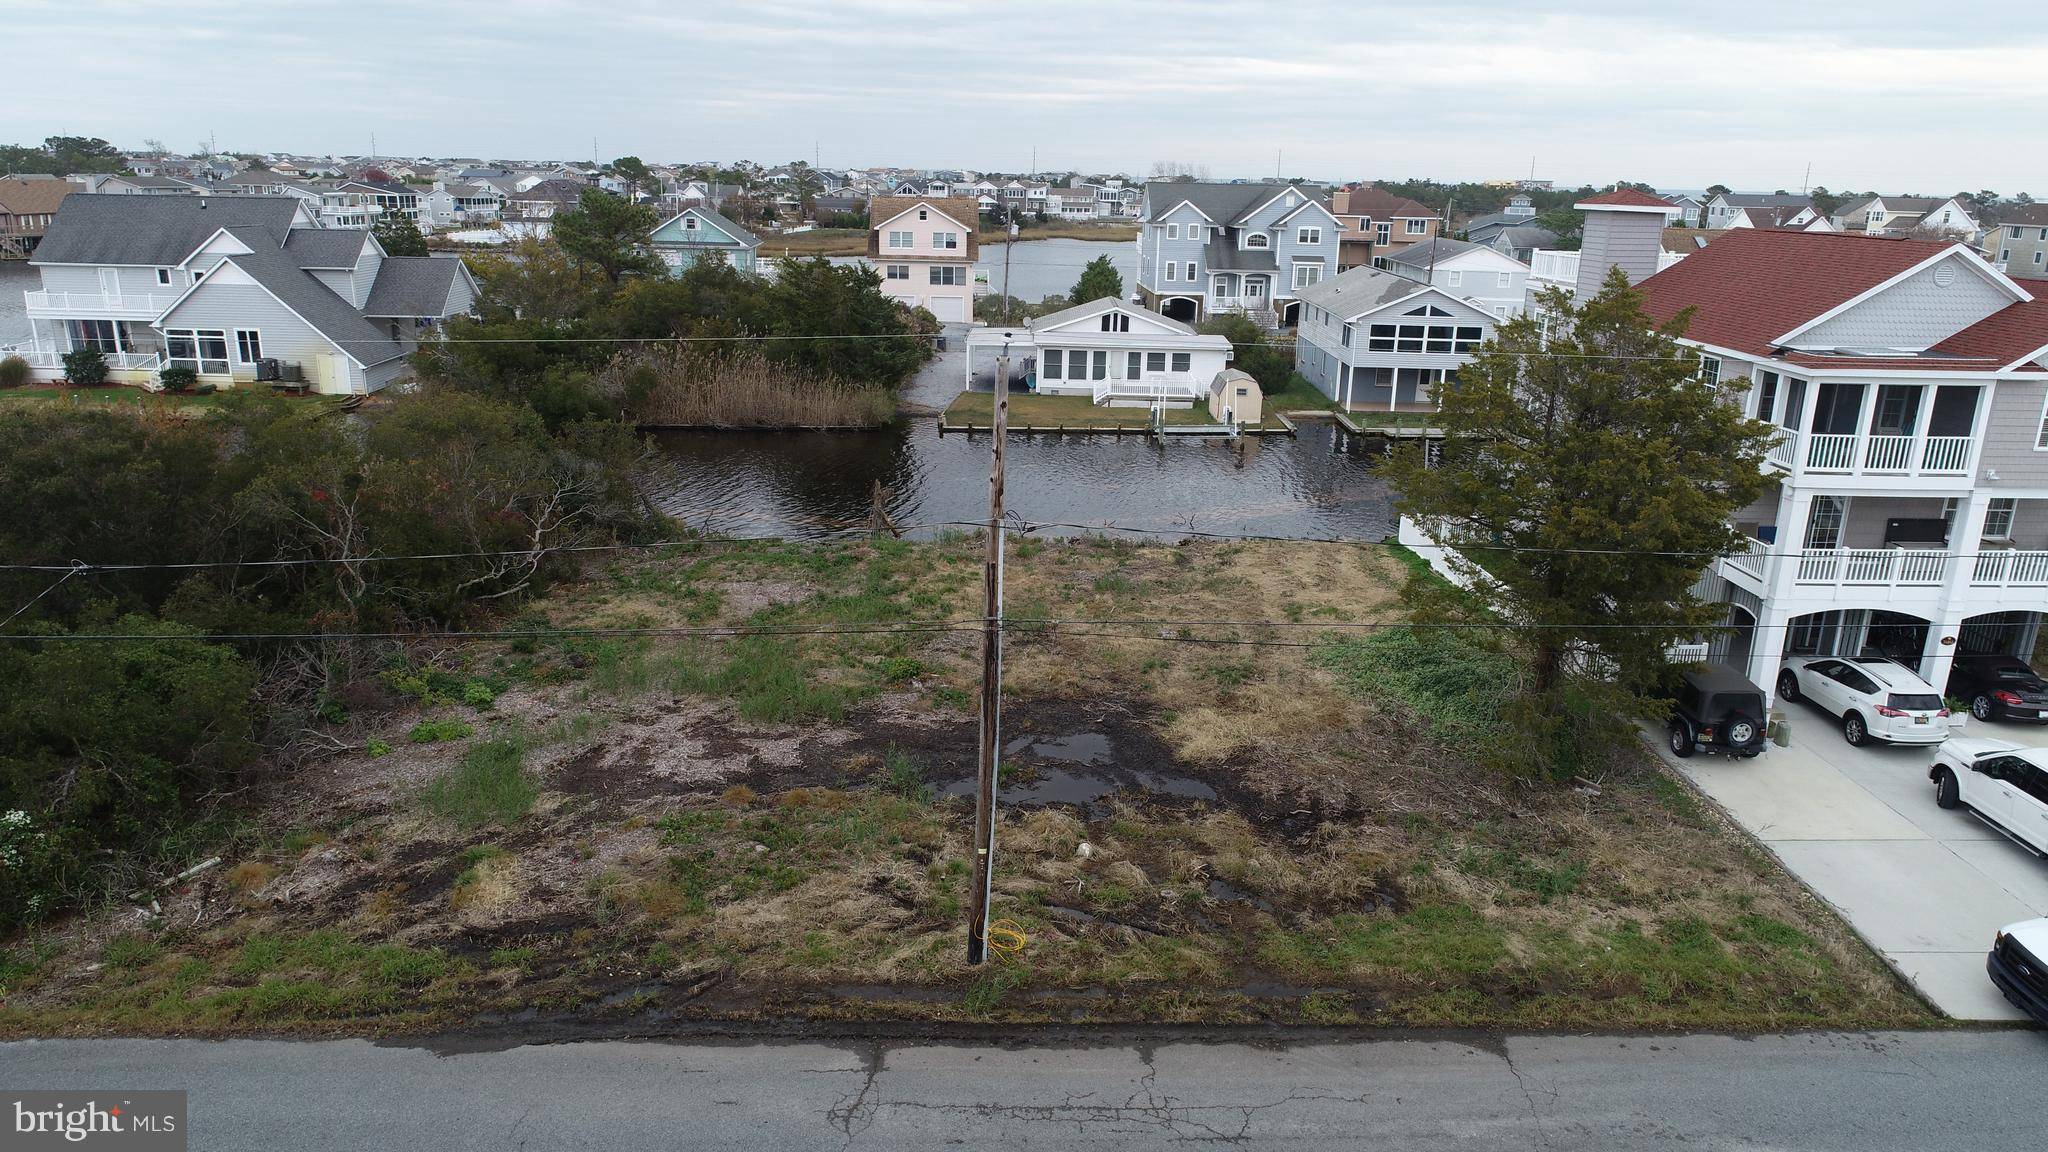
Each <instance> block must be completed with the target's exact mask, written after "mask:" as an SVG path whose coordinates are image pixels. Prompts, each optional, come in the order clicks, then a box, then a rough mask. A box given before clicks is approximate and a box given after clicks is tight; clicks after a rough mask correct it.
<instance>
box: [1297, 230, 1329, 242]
mask: <svg viewBox="0 0 2048 1152" xmlns="http://www.w3.org/2000/svg"><path fill="white" fill-rule="evenodd" d="M1294 242H1295V243H1296V244H1321V243H1322V242H1323V230H1322V229H1321V228H1308V227H1303V228H1300V229H1297V230H1296V231H1295V233H1294Z"/></svg>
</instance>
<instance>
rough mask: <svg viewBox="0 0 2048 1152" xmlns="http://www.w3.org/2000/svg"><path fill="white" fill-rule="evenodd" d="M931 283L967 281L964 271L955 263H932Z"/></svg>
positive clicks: (961, 282)
mask: <svg viewBox="0 0 2048 1152" xmlns="http://www.w3.org/2000/svg"><path fill="white" fill-rule="evenodd" d="M932 283H934V284H965V283H967V275H966V271H965V270H964V269H962V268H961V267H959V266H958V265H955V264H934V265H932Z"/></svg>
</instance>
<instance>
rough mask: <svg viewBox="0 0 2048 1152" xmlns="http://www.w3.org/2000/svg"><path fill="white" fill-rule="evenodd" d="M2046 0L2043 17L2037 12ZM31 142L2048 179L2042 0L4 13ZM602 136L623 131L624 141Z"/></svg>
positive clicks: (1839, 184) (1324, 171) (1501, 172)
mask: <svg viewBox="0 0 2048 1152" xmlns="http://www.w3.org/2000/svg"><path fill="white" fill-rule="evenodd" d="M2036 2H2038V0H2036ZM0 14H4V16H5V23H6V26H7V28H8V29H9V31H10V34H11V35H10V39H11V42H12V44H13V45H14V48H13V50H12V51H11V52H10V55H9V61H8V63H9V70H10V73H11V75H10V77H9V83H8V84H6V85H5V86H4V88H5V94H4V95H0V142H22V143H27V142H33V141H38V140H40V139H42V138H43V137H44V136H47V135H52V134H67V135H72V134H75V135H88V136H102V137H105V138H107V139H109V140H112V141H113V142H115V143H116V144H119V145H121V146H123V147H130V148H139V147H141V146H142V144H143V142H144V141H145V140H148V139H155V140H161V141H163V142H164V143H165V144H166V145H168V146H169V147H171V148H173V149H176V150H187V149H191V148H192V147H194V146H195V145H196V144H198V143H199V142H202V141H204V140H207V139H208V138H212V139H213V140H215V141H217V143H218V145H219V147H221V148H222V149H224V150H229V151H293V152H305V153H315V154H325V153H336V154H364V153H368V152H369V151H370V150H371V140H372V136H373V134H374V137H375V145H376V151H377V153H378V154H380V155H398V156H478V157H486V158H517V159H542V158H554V159H573V158H589V157H590V156H591V155H592V153H593V149H594V151H595V153H596V155H597V156H598V157H599V158H601V159H604V160H610V159H612V158H614V157H617V156H621V155H637V156H640V157H641V158H643V159H645V160H649V161H698V160H714V161H720V162H725V161H732V160H736V159H751V160H755V161H759V162H762V163H766V164H774V163H780V162H785V161H789V160H794V159H805V160H810V159H813V158H814V157H815V158H816V159H817V160H818V161H820V162H821V163H822V164H824V165H825V166H827V167H835V168H843V167H858V166H870V165H900V166H906V167H921V168H971V169H976V170H982V171H1001V172H1019V171H1027V170H1030V169H1032V167H1033V164H1032V159H1033V150H1034V148H1035V150H1036V157H1037V169H1038V170H1040V171H1067V170H1079V171H1085V172H1110V171H1121V172H1125V173H1129V174H1131V175H1134V176H1144V175H1146V174H1147V173H1149V172H1150V171H1152V166H1153V165H1154V164H1155V163H1161V162H1171V163H1181V164H1189V165H1198V166H1201V167H1202V168H1204V169H1206V170H1207V172H1208V173H1209V174H1210V175H1212V176H1215V177H1217V178H1230V177H1244V176H1269V175H1273V174H1275V173H1276V172H1277V173H1284V174H1286V175H1289V176H1306V177H1309V178H1311V179H1319V180H1330V181H1338V180H1354V179H1402V178H1406V177H1411V176H1428V177H1435V178H1438V179H1444V180H1466V179H1473V180H1482V179H1497V178H1513V177H1524V176H1527V175H1529V174H1530V171H1531V168H1532V164H1533V168H1534V172H1535V175H1536V176H1537V177H1539V178H1544V179H1552V180H1555V181H1557V182H1558V183H1559V184H1560V185H1576V184H1578V183H1581V182H1590V183H1594V184H1605V183H1607V182H1610V181H1613V180H1622V179H1626V180H1639V181H1645V182H1648V183H1650V184H1653V185H1656V186H1659V187H1663V188H1672V189H1696V188H1702V187H1705V186H1706V185H1708V184H1711V183H1724V184H1728V185H1730V186H1732V187H1735V188H1737V189H1742V190H1762V191H1771V190H1775V189H1779V188H1786V189H1791V190H1798V189H1799V188H1801V187H1804V186H1805V184H1806V182H1807V180H1808V177H1807V174H1806V173H1807V171H1808V166H1809V165H1811V172H1812V175H1811V182H1812V183H1813V184H1817V185H1824V186H1827V187H1830V188H1833V189H1835V190H1837V191H1841V190H1856V191H1865V190H1876V191H1883V192H1891V193H1895V194H1899V193H1944V194H1945V193H1949V192H1956V191H1965V190H1967V191H1976V190H1978V189H1987V188H1988V189H1991V190H1994V191H1998V192H2001V193H2004V194H2006V195H2012V194H2013V193H2015V192H2019V191H2030V192H2032V193H2033V194H2034V195H2036V196H2043V195H2048V147H2043V144H2044V142H2048V130H2044V127H2043V122H2042V120H2041V118H2040V116H2039V114H2038V112H2037V111H2036V110H2037V109H2038V108H2039V107H2040V104H2039V100H2040V89H2041V79H2042V65H2043V62H2044V60H2048V21H2042V20H2040V19H2038V18H2035V17H2037V16H2038V10H2037V9H2036V8H2035V6H2034V3H2019V2H2011V0H1986V2H1973V0H1965V2H1964V3H1962V4H1948V5H1941V4H1926V3H1912V4H1907V3H1901V2H1896V0H1862V2H1860V3H1858V4H1855V5H1853V6H1851V5H1836V4H1826V5H1808V4H1800V3H1796V2H1794V3H1789V4H1788V3H1785V2H1783V0H1779V2H1777V3H1752V2H1751V0H1722V2H1720V3H1716V4H1705V5H1703V4H1698V3H1688V4H1684V5H1676V4H1673V5H1662V4H1655V3H1650V2H1648V0H1637V2H1623V0H1579V2H1576V3H1569V4H1550V5H1542V4H1534V3H1524V4H1507V3H1493V4H1474V3H1465V2H1461V0H1442V2H1438V3H1432V4H1417V3H1404V4H1399V5H1381V4H1374V3H1320V2H1316V0H1292V2H1290V3H1286V4H1278V3H1240V2H1204V0H1177V2H1172V3H1153V2H1149V0H1102V2H1098V3H1095V4H1092V5H1091V4H1044V3H1031V2H1027V0H1011V2H1007V3H998V2H994V0H977V2H974V3H953V2H946V0H879V2H874V3H851V2H848V3H831V2H823V0H777V2H776V3H773V4H763V3H750V2H749V0H717V2H715V3H700V2H697V0H586V2H583V3H569V2H563V0H488V2H483V0H441V2H439V3H434V4H426V5H422V4H417V3H408V4H387V3H383V2H382V0H352V2H350V3H345V4H344V3H330V2H328V0H284V2H282V3H280V2H278V0H265V2H261V3H259V2H255V0H0ZM593 138H594V142H593Z"/></svg>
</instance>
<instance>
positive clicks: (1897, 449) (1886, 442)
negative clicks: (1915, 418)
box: [1863, 436, 1913, 472]
mask: <svg viewBox="0 0 2048 1152" xmlns="http://www.w3.org/2000/svg"><path fill="white" fill-rule="evenodd" d="M1912 466H1913V438H1912V437H1911V436H1871V437H1869V438H1867V440H1866V441H1865V445H1864V449H1863V469H1864V471H1866V472H1904V471H1907V470H1908V469H1910V468H1911V467H1912Z"/></svg>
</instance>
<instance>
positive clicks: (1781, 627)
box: [1745, 600, 1792, 707]
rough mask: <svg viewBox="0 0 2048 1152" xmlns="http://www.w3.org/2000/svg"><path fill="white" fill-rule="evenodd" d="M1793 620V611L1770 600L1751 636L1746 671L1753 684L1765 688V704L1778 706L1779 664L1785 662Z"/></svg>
mask: <svg viewBox="0 0 2048 1152" xmlns="http://www.w3.org/2000/svg"><path fill="white" fill-rule="evenodd" d="M1791 622H1792V615H1791V613H1790V612H1788V611H1786V610H1785V609H1783V608H1778V607H1775V606H1773V605H1772V604H1771V602H1770V601H1768V600H1766V601H1765V602H1764V610H1763V612H1762V613H1761V614H1760V615H1758V616H1757V620H1756V631H1755V632H1754V633H1753V634H1752V635H1751V636H1750V638H1749V667H1748V668H1747V669H1745V671H1746V672H1747V673H1748V675H1749V681H1750V683H1752V684H1755V685H1756V686H1757V687H1759V688H1761V689H1763V690H1764V701H1765V707H1776V706H1777V703H1778V665H1780V664H1781V663H1783V662H1784V658H1785V632H1786V630H1787V628H1788V627H1789V626H1790V624H1791Z"/></svg>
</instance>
